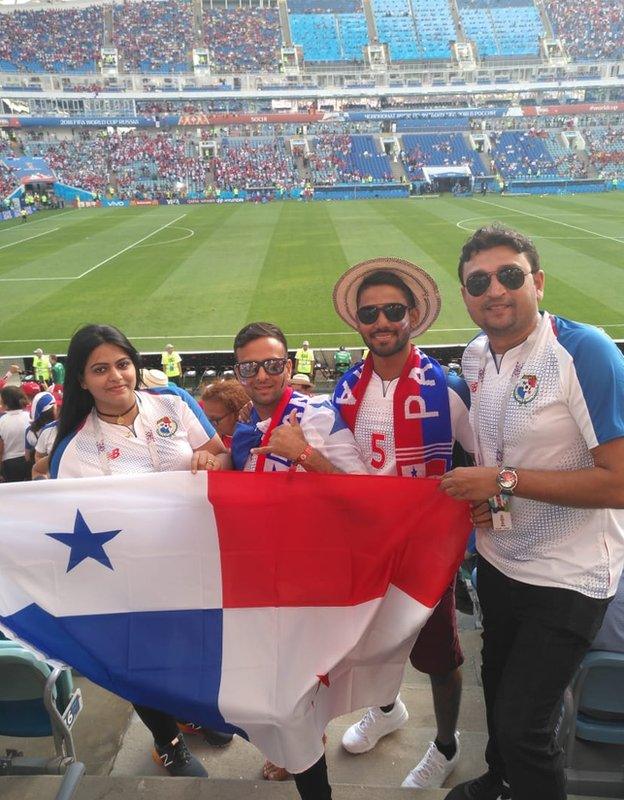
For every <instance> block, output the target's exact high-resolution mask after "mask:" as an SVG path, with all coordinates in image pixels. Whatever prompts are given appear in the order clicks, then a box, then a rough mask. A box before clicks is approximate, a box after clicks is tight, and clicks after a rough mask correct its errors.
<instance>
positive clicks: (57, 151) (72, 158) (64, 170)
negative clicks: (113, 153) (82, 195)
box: [24, 137, 109, 192]
mask: <svg viewBox="0 0 624 800" xmlns="http://www.w3.org/2000/svg"><path fill="white" fill-rule="evenodd" d="M24 154H25V155H27V156H32V157H41V158H45V159H46V161H47V162H48V164H49V165H50V166H51V167H52V169H53V170H54V172H55V174H56V176H57V178H58V179H59V181H61V183H66V184H67V185H69V186H76V187H79V188H81V189H87V190H88V191H91V192H103V191H104V190H105V189H106V187H107V185H108V158H109V143H108V141H107V140H106V139H105V138H102V137H95V138H93V139H91V138H89V137H81V138H80V139H76V140H69V139H64V140H62V141H55V140H48V141H42V142H33V143H32V144H26V145H25V147H24Z"/></svg>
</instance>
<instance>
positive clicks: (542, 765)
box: [477, 556, 608, 800]
mask: <svg viewBox="0 0 624 800" xmlns="http://www.w3.org/2000/svg"><path fill="white" fill-rule="evenodd" d="M477 592H478V595H479V600H480V602H481V608H482V610H483V651H482V656H483V666H482V672H481V674H482V678H483V693H484V695H485V706H486V712H487V723H488V733H489V741H488V745H487V749H486V752H485V758H486V761H487V763H488V766H489V768H490V770H491V771H492V772H493V773H495V774H496V775H499V776H500V777H502V778H505V779H506V780H508V781H509V783H510V785H511V796H512V798H513V800H538V798H539V799H540V800H541V798H544V799H546V798H548V800H565V798H566V790H565V776H564V770H563V756H562V753H561V750H560V748H559V747H558V745H557V743H556V741H555V726H556V723H557V721H558V718H559V713H560V710H561V702H562V698H563V692H564V690H565V688H566V686H568V684H569V683H570V681H571V680H572V678H573V676H574V673H575V672H576V669H577V667H578V665H579V664H580V662H581V660H582V659H583V656H584V655H585V653H586V652H587V650H588V649H589V647H590V645H591V642H592V640H593V638H594V636H595V635H596V633H597V631H598V628H599V627H600V624H601V622H602V618H603V616H604V612H605V610H606V608H607V605H608V600H594V599H592V598H590V597H587V596H586V595H582V594H580V593H579V592H574V591H571V590H567V589H556V588H550V587H545V586H532V585H529V584H527V583H520V582H519V581H515V580H512V579H511V578H507V577H506V576H505V575H503V574H502V573H501V572H499V571H498V570H497V569H495V568H494V567H493V566H492V565H491V564H489V563H488V562H487V561H486V560H485V559H484V558H482V557H481V556H479V558H478V563H477Z"/></svg>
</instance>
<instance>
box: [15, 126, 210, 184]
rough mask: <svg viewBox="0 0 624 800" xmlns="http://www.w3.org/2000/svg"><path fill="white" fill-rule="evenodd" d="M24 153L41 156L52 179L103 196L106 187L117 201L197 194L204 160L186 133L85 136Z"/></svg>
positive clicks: (84, 133)
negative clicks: (178, 191)
mask: <svg viewBox="0 0 624 800" xmlns="http://www.w3.org/2000/svg"><path fill="white" fill-rule="evenodd" d="M25 154H27V155H30V156H35V157H37V156H39V157H42V158H45V159H46V160H47V161H48V163H49V165H50V167H51V168H52V169H53V170H54V172H55V174H56V176H57V178H58V179H59V180H60V181H61V182H63V183H66V184H68V185H70V186H76V187H78V188H81V189H87V190H88V191H91V192H94V193H96V194H104V193H105V192H106V191H107V190H108V188H109V187H110V186H113V187H114V188H115V192H116V194H117V195H118V196H119V197H122V198H131V197H135V196H139V195H144V196H150V195H152V194H154V193H155V192H158V191H160V192H166V191H174V190H176V189H178V188H180V187H181V186H184V187H185V188H186V190H187V191H197V192H201V191H203V189H204V188H205V185H206V177H207V169H206V162H205V161H203V160H202V159H200V158H199V157H198V150H197V146H196V144H195V143H194V142H193V140H192V138H191V137H190V135H186V134H179V133H171V132H163V131H161V132H157V133H148V132H146V131H138V130H135V131H128V132H125V133H123V134H120V133H113V134H108V133H102V132H98V133H90V132H88V131H80V132H79V133H78V135H77V136H74V137H73V138H71V139H69V138H65V139H48V140H47V141H37V142H29V143H26V144H25Z"/></svg>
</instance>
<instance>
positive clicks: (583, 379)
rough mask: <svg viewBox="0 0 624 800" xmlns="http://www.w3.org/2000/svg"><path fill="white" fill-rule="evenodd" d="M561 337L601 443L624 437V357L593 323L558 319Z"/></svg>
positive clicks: (560, 339)
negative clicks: (570, 358) (587, 323)
mask: <svg viewBox="0 0 624 800" xmlns="http://www.w3.org/2000/svg"><path fill="white" fill-rule="evenodd" d="M556 322H557V340H558V342H559V344H560V345H561V346H562V347H563V348H565V350H567V352H568V353H569V354H570V356H571V357H572V360H573V362H574V370H575V372H576V377H577V379H578V382H579V385H580V387H581V392H582V394H583V398H584V400H585V404H586V406H587V410H588V412H589V417H590V420H591V424H592V426H593V428H594V432H595V434H596V439H597V441H598V443H599V444H604V443H605V442H610V441H611V440H613V439H619V438H620V437H623V436H624V356H623V355H622V353H621V352H620V351H619V349H618V347H617V345H616V344H615V342H614V341H613V340H612V339H610V338H609V337H608V336H607V335H606V334H605V333H603V332H602V331H599V330H598V329H597V328H594V327H592V326H591V325H584V324H582V323H578V322H570V321H569V320H565V319H561V318H560V317H557V318H556Z"/></svg>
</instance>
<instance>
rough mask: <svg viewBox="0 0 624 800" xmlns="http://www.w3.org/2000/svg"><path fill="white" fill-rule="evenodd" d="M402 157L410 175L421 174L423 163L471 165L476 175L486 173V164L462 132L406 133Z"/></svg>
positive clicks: (432, 165)
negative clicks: (472, 148) (469, 144)
mask: <svg viewBox="0 0 624 800" xmlns="http://www.w3.org/2000/svg"><path fill="white" fill-rule="evenodd" d="M402 141H403V154H402V161H403V163H404V165H405V167H406V170H407V172H408V174H409V175H410V177H412V178H416V179H420V178H422V167H427V166H429V167H444V166H449V167H450V166H463V165H465V166H468V167H470V170H471V172H472V174H473V175H474V176H475V177H477V176H480V175H485V174H486V170H485V165H484V163H483V162H482V160H481V158H480V156H479V154H478V153H476V152H475V151H474V150H471V149H470V147H469V146H468V144H467V142H466V140H465V139H464V137H463V135H462V134H460V133H457V134H448V135H445V134H433V133H423V134H404V135H403V137H402Z"/></svg>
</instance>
